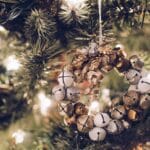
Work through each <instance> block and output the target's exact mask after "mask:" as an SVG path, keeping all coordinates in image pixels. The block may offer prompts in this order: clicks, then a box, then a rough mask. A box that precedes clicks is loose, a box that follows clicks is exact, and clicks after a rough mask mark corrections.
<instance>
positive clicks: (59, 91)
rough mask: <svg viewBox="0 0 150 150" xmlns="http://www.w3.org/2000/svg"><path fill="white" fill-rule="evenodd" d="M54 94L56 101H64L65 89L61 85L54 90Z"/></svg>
mask: <svg viewBox="0 0 150 150" xmlns="http://www.w3.org/2000/svg"><path fill="white" fill-rule="evenodd" d="M52 93H53V95H54V98H55V100H58V101H62V100H64V98H65V89H64V87H62V86H60V85H57V86H55V87H54V88H53V90H52Z"/></svg>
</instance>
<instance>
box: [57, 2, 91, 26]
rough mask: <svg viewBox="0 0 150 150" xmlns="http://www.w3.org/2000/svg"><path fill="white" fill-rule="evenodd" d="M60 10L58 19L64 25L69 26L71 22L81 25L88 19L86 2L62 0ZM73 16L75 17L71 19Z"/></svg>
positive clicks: (88, 8) (88, 9)
mask: <svg viewBox="0 0 150 150" xmlns="http://www.w3.org/2000/svg"><path fill="white" fill-rule="evenodd" d="M60 8H61V11H60V12H59V17H60V19H61V20H62V21H63V22H64V23H67V24H70V23H72V21H77V22H79V23H82V22H83V21H84V20H86V19H88V18H89V11H90V7H89V5H88V0H62V5H61V7H60ZM73 14H74V15H75V16H76V17H73V16H74V15H73Z"/></svg>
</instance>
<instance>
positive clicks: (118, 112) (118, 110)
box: [111, 105, 126, 119]
mask: <svg viewBox="0 0 150 150" xmlns="http://www.w3.org/2000/svg"><path fill="white" fill-rule="evenodd" d="M125 114H126V111H125V108H124V106H122V105H119V106H116V107H114V108H113V110H112V111H111V117H112V118H114V119H121V118H122V117H123V116H124V115H125Z"/></svg>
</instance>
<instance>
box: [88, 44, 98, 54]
mask: <svg viewBox="0 0 150 150" xmlns="http://www.w3.org/2000/svg"><path fill="white" fill-rule="evenodd" d="M97 54H98V45H97V44H96V43H94V42H91V43H90V44H89V56H96V55H97Z"/></svg>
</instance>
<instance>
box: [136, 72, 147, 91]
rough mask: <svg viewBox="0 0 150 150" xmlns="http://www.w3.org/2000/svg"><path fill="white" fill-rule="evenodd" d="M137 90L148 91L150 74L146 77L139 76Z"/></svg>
mask: <svg viewBox="0 0 150 150" xmlns="http://www.w3.org/2000/svg"><path fill="white" fill-rule="evenodd" d="M138 90H139V91H140V92H141V93H150V74H149V75H148V76H147V77H143V78H141V80H140V81H139V84H138Z"/></svg>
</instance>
